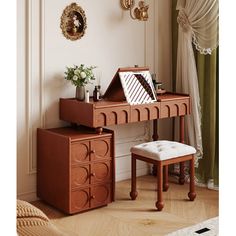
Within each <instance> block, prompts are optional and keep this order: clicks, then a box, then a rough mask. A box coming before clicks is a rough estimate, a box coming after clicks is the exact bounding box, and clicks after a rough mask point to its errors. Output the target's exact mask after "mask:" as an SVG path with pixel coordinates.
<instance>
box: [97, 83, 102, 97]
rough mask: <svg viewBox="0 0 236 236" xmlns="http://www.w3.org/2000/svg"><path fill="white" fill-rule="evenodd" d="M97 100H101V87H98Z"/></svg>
mask: <svg viewBox="0 0 236 236" xmlns="http://www.w3.org/2000/svg"><path fill="white" fill-rule="evenodd" d="M98 93H99V100H101V99H102V91H101V85H98Z"/></svg>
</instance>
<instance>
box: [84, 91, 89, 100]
mask: <svg viewBox="0 0 236 236" xmlns="http://www.w3.org/2000/svg"><path fill="white" fill-rule="evenodd" d="M85 102H89V91H88V90H86V93H85Z"/></svg>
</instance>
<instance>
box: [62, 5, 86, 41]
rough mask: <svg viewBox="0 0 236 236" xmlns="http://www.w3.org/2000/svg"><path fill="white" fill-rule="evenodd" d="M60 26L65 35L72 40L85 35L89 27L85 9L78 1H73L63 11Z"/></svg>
mask: <svg viewBox="0 0 236 236" xmlns="http://www.w3.org/2000/svg"><path fill="white" fill-rule="evenodd" d="M74 18H75V19H74ZM60 26H61V30H62V33H63V35H64V36H65V37H66V38H67V39H70V40H72V41H75V40H78V39H80V38H81V37H83V36H84V34H85V29H86V28H87V19H86V15H85V12H84V10H83V9H82V8H81V7H80V6H79V5H77V3H71V4H70V5H69V6H67V7H66V8H65V9H64V11H63V13H62V16H61V25H60Z"/></svg>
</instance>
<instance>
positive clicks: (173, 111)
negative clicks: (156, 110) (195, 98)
mask: <svg viewBox="0 0 236 236" xmlns="http://www.w3.org/2000/svg"><path fill="white" fill-rule="evenodd" d="M189 113H190V110H189V99H181V100H176V101H166V102H161V118H166V117H173V116H182V115H187V114H189Z"/></svg>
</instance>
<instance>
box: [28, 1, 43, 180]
mask: <svg viewBox="0 0 236 236" xmlns="http://www.w3.org/2000/svg"><path fill="white" fill-rule="evenodd" d="M33 4H37V7H35V5H33ZM33 13H34V14H33ZM32 15H34V17H32ZM33 29H34V30H35V29H36V30H37V34H36V37H37V36H39V38H38V39H36V37H34V35H35V31H33ZM44 74H45V73H44V0H41V1H39V2H37V1H36V2H35V1H32V0H28V1H26V81H25V82H26V101H25V103H26V127H27V160H28V174H29V175H33V174H36V169H37V167H36V129H37V127H44V124H45V121H44V92H43V90H44V87H43V84H44ZM34 85H38V86H34ZM35 87H38V90H37V91H36V90H35ZM37 95H38V97H37V98H36V99H35V97H36V96H37ZM36 108H37V111H35V109H36Z"/></svg>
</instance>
